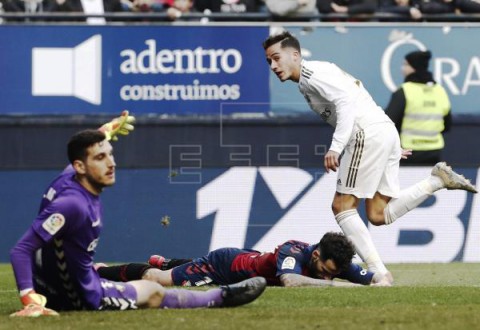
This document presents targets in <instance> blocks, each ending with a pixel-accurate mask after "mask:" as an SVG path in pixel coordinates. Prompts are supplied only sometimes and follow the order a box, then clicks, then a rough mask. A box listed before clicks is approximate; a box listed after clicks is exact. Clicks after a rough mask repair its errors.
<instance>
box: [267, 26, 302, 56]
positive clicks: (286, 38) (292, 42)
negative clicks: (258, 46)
mask: <svg viewBox="0 0 480 330" xmlns="http://www.w3.org/2000/svg"><path fill="white" fill-rule="evenodd" d="M278 42H280V46H281V47H282V48H286V47H292V48H295V49H296V50H298V52H299V53H301V50H300V42H299V41H298V39H297V38H295V37H294V36H293V35H292V34H291V33H290V32H288V31H284V32H282V33H280V34H274V35H271V36H269V37H268V38H267V39H265V41H264V42H263V43H262V46H263V49H265V50H266V49H267V48H269V47H270V46H273V45H275V44H276V43H278Z"/></svg>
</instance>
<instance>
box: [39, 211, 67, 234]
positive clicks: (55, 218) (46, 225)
mask: <svg viewBox="0 0 480 330" xmlns="http://www.w3.org/2000/svg"><path fill="white" fill-rule="evenodd" d="M63 225H65V217H64V216H63V214H60V213H54V214H52V215H51V216H49V217H48V219H47V220H45V221H44V222H43V224H42V228H43V229H45V230H46V231H47V233H49V234H50V235H55V234H56V233H57V232H58V231H59V230H60V229H61V228H62V227H63Z"/></svg>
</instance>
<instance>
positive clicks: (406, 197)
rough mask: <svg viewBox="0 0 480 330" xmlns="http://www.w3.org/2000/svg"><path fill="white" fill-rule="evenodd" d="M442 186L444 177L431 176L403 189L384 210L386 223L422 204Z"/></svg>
mask: <svg viewBox="0 0 480 330" xmlns="http://www.w3.org/2000/svg"><path fill="white" fill-rule="evenodd" d="M442 188H443V181H442V179H440V178H439V177H438V176H430V177H428V178H426V179H424V180H422V181H420V182H418V183H416V184H414V185H413V186H411V187H408V188H407V189H403V190H402V191H401V192H400V196H399V197H398V198H394V199H392V200H390V202H389V203H388V204H387V206H386V207H385V209H384V210H383V215H384V216H385V224H386V225H389V224H391V223H393V222H394V221H395V220H397V219H398V218H400V217H401V216H403V215H404V214H405V213H407V212H408V211H410V210H413V209H414V208H416V207H417V206H418V205H420V204H422V203H423V202H424V201H425V200H426V199H427V198H428V197H429V196H431V195H432V194H433V193H434V192H435V191H437V190H440V189H442Z"/></svg>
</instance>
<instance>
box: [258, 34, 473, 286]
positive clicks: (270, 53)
mask: <svg viewBox="0 0 480 330" xmlns="http://www.w3.org/2000/svg"><path fill="white" fill-rule="evenodd" d="M263 48H264V50H265V55H266V58H267V62H268V64H269V65H270V69H271V70H272V71H273V73H275V74H276V75H277V77H278V78H279V79H280V80H281V81H282V82H283V81H287V80H292V81H294V82H297V83H298V87H299V90H300V92H301V93H302V95H303V96H304V97H305V99H306V100H307V102H308V104H309V106H310V108H311V109H312V110H313V111H314V112H316V113H317V114H319V115H320V116H321V117H322V119H323V120H325V121H326V122H327V123H328V124H330V125H332V126H333V127H334V128H335V131H334V133H333V137H332V141H331V145H330V147H329V150H328V152H327V153H326V154H325V158H324V167H325V170H326V171H327V173H328V172H330V171H334V172H336V171H337V169H338V179H337V187H336V192H335V197H334V199H333V203H332V210H333V213H334V215H335V219H336V220H337V222H338V224H339V226H340V227H341V228H342V230H343V232H344V233H345V235H346V236H347V237H348V238H349V239H350V240H351V241H352V243H353V244H354V246H355V249H356V251H357V253H358V255H359V256H360V257H361V258H362V260H363V261H364V262H365V263H366V264H367V266H368V268H369V270H370V271H372V272H374V273H380V274H382V275H384V281H385V282H386V283H390V284H391V283H392V282H393V278H392V275H391V274H390V272H389V271H388V270H387V269H386V267H385V265H384V264H383V262H382V261H381V259H380V256H379V254H378V252H377V250H376V248H375V246H374V245H373V242H372V239H371V237H370V233H369V232H368V229H367V227H366V226H365V224H364V223H363V221H362V219H361V218H360V216H359V214H358V212H357V208H358V206H359V203H360V200H361V199H365V204H366V213H367V217H368V220H369V221H370V223H372V224H374V225H377V226H378V225H384V224H391V223H393V222H394V221H395V220H397V219H398V218H399V217H401V216H403V215H404V214H405V213H407V212H408V211H410V210H412V209H413V208H415V207H417V206H418V205H420V204H421V203H422V202H423V201H425V200H426V199H427V198H428V197H429V196H430V195H432V194H433V193H434V192H435V191H437V190H440V189H443V188H447V189H462V190H467V191H470V192H474V193H476V192H477V190H476V189H475V187H474V186H473V185H472V184H471V183H470V181H469V180H467V179H465V178H464V177H463V176H462V175H459V174H457V173H455V172H454V171H453V170H452V169H451V167H449V166H447V165H446V164H445V163H438V164H436V165H435V166H434V168H433V169H432V173H431V175H430V176H429V177H428V178H426V179H424V180H422V181H421V182H419V183H417V184H415V185H413V186H412V187H409V188H407V189H404V190H402V191H400V186H399V180H398V174H399V167H400V159H401V158H402V157H403V158H406V157H408V156H409V155H410V154H411V151H410V150H402V149H401V147H400V139H399V136H398V133H397V130H396V128H395V125H394V124H393V122H392V121H391V120H390V119H389V118H388V116H387V115H386V114H385V112H384V111H383V110H382V108H380V107H379V106H378V105H377V104H376V103H375V101H374V100H373V99H372V97H371V96H370V94H369V93H368V91H367V90H366V89H365V88H364V87H363V85H362V83H361V81H360V80H358V79H356V78H354V77H353V76H351V75H350V74H348V73H347V72H345V71H343V70H342V69H340V68H339V67H338V66H337V65H335V64H333V63H330V62H322V61H307V60H305V59H303V58H302V55H301V48H300V43H299V41H298V40H297V39H296V38H295V37H294V36H293V35H292V34H290V33H289V32H288V31H284V32H282V33H280V34H277V35H271V36H270V37H268V38H267V39H266V40H265V41H264V42H263ZM340 159H341V161H340Z"/></svg>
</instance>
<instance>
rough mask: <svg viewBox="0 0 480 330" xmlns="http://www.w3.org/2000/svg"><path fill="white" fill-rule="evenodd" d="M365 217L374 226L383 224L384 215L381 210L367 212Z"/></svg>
mask: <svg viewBox="0 0 480 330" xmlns="http://www.w3.org/2000/svg"><path fill="white" fill-rule="evenodd" d="M367 218H368V221H369V222H370V223H371V224H372V225H374V226H383V225H384V224H385V217H384V215H383V213H382V212H381V213H378V212H370V213H367Z"/></svg>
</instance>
